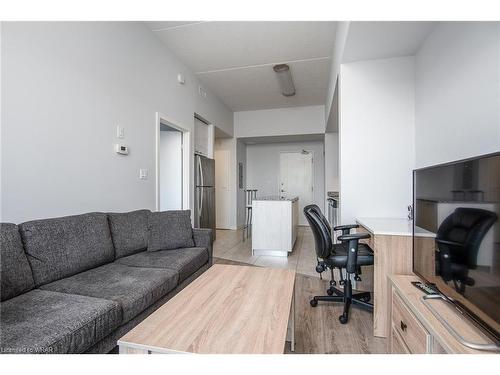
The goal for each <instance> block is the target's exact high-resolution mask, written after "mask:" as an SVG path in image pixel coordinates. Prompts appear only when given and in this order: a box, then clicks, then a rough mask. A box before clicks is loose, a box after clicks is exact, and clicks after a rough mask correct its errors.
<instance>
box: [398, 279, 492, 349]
mask: <svg viewBox="0 0 500 375" xmlns="http://www.w3.org/2000/svg"><path fill="white" fill-rule="evenodd" d="M414 281H420V279H419V278H418V277H417V276H414V275H390V276H389V285H390V286H389V288H390V293H389V305H390V314H389V316H388V327H389V332H388V338H389V340H388V352H389V353H399V354H401V353H406V354H410V353H411V354H424V353H453V354H467V353H471V354H486V353H495V352H493V351H484V350H477V349H473V348H470V347H467V346H466V345H463V344H462V343H461V340H460V339H458V338H457V337H456V336H455V335H454V334H453V333H452V332H451V331H449V330H448V328H447V327H446V326H445V325H443V323H442V321H441V319H443V320H444V321H446V322H447V324H449V325H450V326H451V327H453V328H454V330H455V332H456V334H457V335H458V336H459V337H460V338H462V339H463V340H465V341H467V342H472V343H476V344H479V345H492V341H491V340H490V339H489V338H488V337H487V336H486V335H485V334H484V333H482V332H481V331H480V330H479V329H478V328H477V327H475V326H474V324H473V323H471V322H469V321H468V320H467V319H466V318H465V317H463V316H462V315H461V314H460V313H459V312H458V311H457V310H456V308H455V307H454V306H453V305H451V304H450V303H449V302H446V301H444V300H442V299H441V298H435V299H432V298H431V300H427V301H426V302H424V300H423V298H422V297H423V296H424V295H425V293H424V292H423V291H421V290H419V289H418V288H415V287H414V286H413V285H412V282H414ZM426 303H428V304H432V307H431V309H429V308H428V306H426ZM432 310H434V312H433V311H432Z"/></svg>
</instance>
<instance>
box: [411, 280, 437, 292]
mask: <svg viewBox="0 0 500 375" xmlns="http://www.w3.org/2000/svg"><path fill="white" fill-rule="evenodd" d="M411 283H412V284H413V285H414V286H415V287H416V288H418V289H420V290H421V291H423V292H424V293H425V294H438V292H437V291H436V289H434V284H426V283H423V282H421V281H412V282H411Z"/></svg>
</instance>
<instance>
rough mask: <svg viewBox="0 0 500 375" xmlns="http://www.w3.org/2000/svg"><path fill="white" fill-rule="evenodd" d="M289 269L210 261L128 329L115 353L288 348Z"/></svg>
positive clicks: (290, 310) (291, 322) (290, 330)
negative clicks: (169, 297)
mask: <svg viewBox="0 0 500 375" xmlns="http://www.w3.org/2000/svg"><path fill="white" fill-rule="evenodd" d="M294 284H295V271H292V270H285V269H275V268H263V267H247V266H233V265H222V264H216V265H214V266H212V267H211V268H210V269H208V270H207V271H206V272H205V273H204V274H202V275H201V276H200V277H198V278H197V279H196V280H194V281H193V282H192V283H191V284H189V285H188V286H187V287H186V288H184V289H183V290H182V291H181V292H179V293H178V294H177V295H176V296H174V297H173V298H172V299H171V300H169V301H168V302H166V303H165V304H164V305H163V306H162V307H160V308H159V309H158V310H156V311H155V312H154V313H153V314H151V315H150V316H149V317H147V318H146V319H145V320H144V321H143V322H141V323H140V324H139V325H137V326H136V327H135V328H134V329H132V330H131V331H130V332H128V333H127V334H126V335H125V336H123V337H122V338H121V339H120V340H118V345H119V348H120V353H141V354H146V353H211V354H212V353H218V354H229V353H237V354H267V353H269V354H277V353H283V351H284V349H285V341H287V339H289V341H291V350H292V351H293V350H294V345H295V337H294V314H295V308H294V297H293V296H294Z"/></svg>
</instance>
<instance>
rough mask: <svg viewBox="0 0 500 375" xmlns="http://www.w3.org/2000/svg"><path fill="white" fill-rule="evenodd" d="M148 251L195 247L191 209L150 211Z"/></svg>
mask: <svg viewBox="0 0 500 375" xmlns="http://www.w3.org/2000/svg"><path fill="white" fill-rule="evenodd" d="M148 228H149V241H148V251H157V250H169V249H178V248H181V247H193V246H194V240H193V229H192V227H191V211H190V210H186V211H163V212H150V213H149V220H148Z"/></svg>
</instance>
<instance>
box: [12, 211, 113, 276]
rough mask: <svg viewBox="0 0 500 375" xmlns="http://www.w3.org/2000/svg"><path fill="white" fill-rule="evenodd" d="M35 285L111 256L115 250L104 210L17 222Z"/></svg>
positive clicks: (111, 259)
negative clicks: (102, 211)
mask: <svg viewBox="0 0 500 375" xmlns="http://www.w3.org/2000/svg"><path fill="white" fill-rule="evenodd" d="M19 229H20V232H21V236H22V238H23V242H24V247H25V251H26V255H27V256H28V260H29V262H30V265H31V269H32V270H33V278H34V280H35V284H36V286H40V285H43V284H46V283H49V282H51V281H54V280H59V279H62V278H63V277H67V276H71V275H74V274H76V273H78V272H82V271H85V270H88V269H91V268H94V267H97V266H100V265H102V264H105V263H109V262H112V261H113V260H114V256H115V251H114V248H113V243H112V241H111V234H110V233H109V226H108V218H107V215H106V214H103V213H88V214H83V215H77V216H66V217H61V218H56V219H45V220H35V221H29V222H26V223H23V224H20V225H19Z"/></svg>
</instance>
